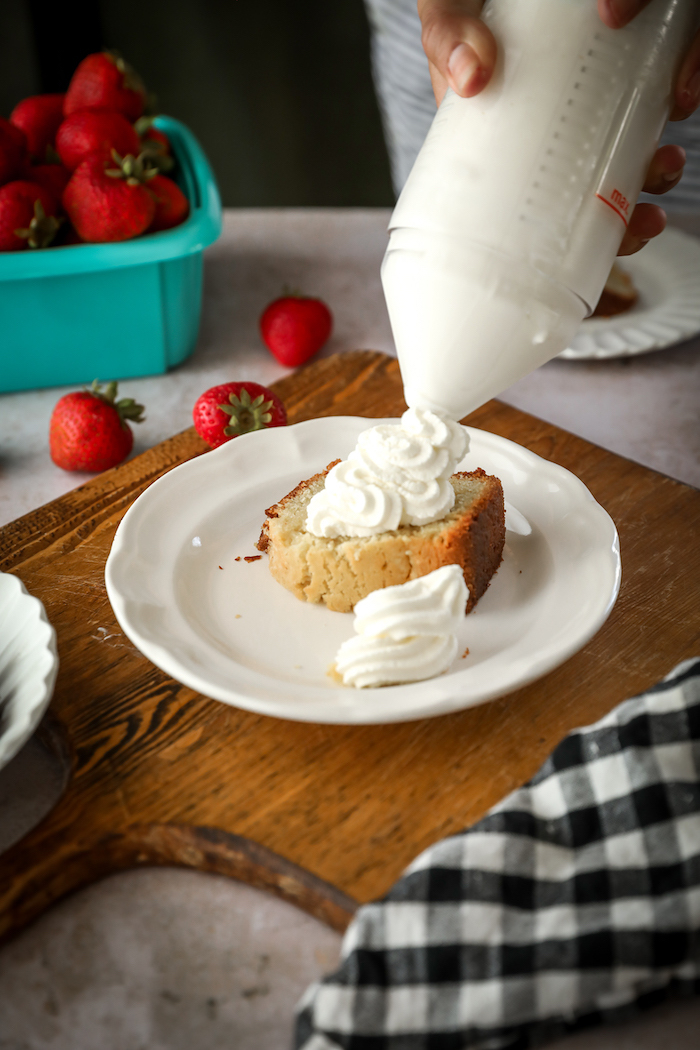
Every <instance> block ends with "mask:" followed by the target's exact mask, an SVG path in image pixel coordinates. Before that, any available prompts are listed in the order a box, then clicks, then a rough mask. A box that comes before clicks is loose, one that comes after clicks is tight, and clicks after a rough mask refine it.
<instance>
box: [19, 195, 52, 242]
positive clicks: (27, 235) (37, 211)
mask: <svg viewBox="0 0 700 1050" xmlns="http://www.w3.org/2000/svg"><path fill="white" fill-rule="evenodd" d="M62 222H63V219H57V218H56V217H55V216H54V215H47V214H46V212H45V211H44V206H43V205H42V203H41V201H40V200H36V201H35V202H34V217H33V218H32V221H31V222H30V223H29V226H28V228H27V229H23V230H15V236H16V237H22V238H23V239H24V240H26V241H27V244H28V245H29V247H30V248H48V247H49V245H50V244H51V243H52V241H53V239H54V237H55V236H56V234H57V233H58V230H59V227H60V225H61V223H62Z"/></svg>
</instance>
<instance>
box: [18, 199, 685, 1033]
mask: <svg viewBox="0 0 700 1050" xmlns="http://www.w3.org/2000/svg"><path fill="white" fill-rule="evenodd" d="M388 215H389V213H388V212H387V211H383V210H323V211H322V210H280V211H274V210H266V211H260V210H241V211H228V212H227V213H226V215H225V223H224V233H223V235H222V237H221V238H220V240H219V241H218V242H217V243H216V244H215V245H213V246H212V247H211V248H210V249H209V250H208V251H207V253H206V257H205V293H204V305H203V315H202V329H201V335H200V339H199V343H198V346H197V349H196V351H195V353H194V355H193V356H192V357H191V358H190V359H189V360H188V361H187V362H185V363H184V364H183V365H182V366H180V367H179V368H177V369H175V370H174V371H173V372H171V373H169V374H168V375H165V376H153V377H148V378H141V379H126V380H124V381H123V383H122V384H121V387H120V390H121V393H122V396H131V397H134V398H136V399H137V400H138V401H141V402H143V403H144V404H145V405H146V409H147V421H146V422H145V423H144V424H142V425H141V426H140V427H135V428H134V430H135V437H136V441H135V449H134V451H135V453H138V452H140V451H143V450H145V449H146V448H148V447H150V446H151V445H153V444H155V443H156V442H158V441H161V440H163V439H164V438H167V437H170V436H171V435H172V434H174V433H176V432H177V431H179V430H182V429H184V428H185V427H187V426H189V425H190V423H191V411H192V406H193V404H194V402H195V400H196V398H197V397H198V395H199V394H200V393H201V392H202V391H204V390H205V389H207V387H209V386H213V385H214V384H215V383H220V382H224V381H227V380H232V379H251V380H255V381H257V382H261V383H264V384H269V383H270V382H272V381H274V380H275V379H277V378H279V377H280V376H282V375H284V374H285V373H286V370H285V369H284V368H282V367H281V366H280V365H279V364H278V363H277V361H275V359H274V358H273V357H272V356H271V355H270V354H269V353H268V351H267V350H266V349H265V347H264V346H263V344H262V342H261V340H260V336H259V334H258V329H257V321H258V317H259V315H260V313H261V311H262V309H263V308H264V307H265V306H266V305H267V303H268V302H269V301H271V300H272V299H274V298H276V297H277V296H278V295H279V294H281V292H282V289H283V286H284V285H289V286H292V287H295V288H298V289H300V290H302V291H304V292H305V293H307V294H312V295H319V296H321V297H322V298H323V299H325V300H326V302H327V303H328V304H329V305H330V307H331V309H332V310H333V313H334V316H335V330H334V334H333V336H332V339H331V340H330V342H329V344H328V346H327V347H326V348H325V349H324V350H323V351H322V356H327V355H328V354H331V353H335V352H337V351H343V350H348V349H361V348H370V349H375V350H383V351H385V352H386V353H390V354H391V353H393V352H394V349H393V342H392V338H391V332H390V328H389V323H388V318H387V314H386V309H385V305H384V301H383V296H382V292H381V286H380V282H379V264H380V262H381V258H382V255H383V252H384V248H385V245H386V232H385V231H386V224H387V219H388ZM92 378H93V377H92V376H90V377H86V379H87V380H91V379H92ZM99 378H100V379H103V380H107V379H110V378H113V377H111V376H100V377H99ZM71 389H76V388H75V387H73V388H71ZM65 392H67V388H60V389H59V388H53V389H48V390H35V391H27V392H23V393H16V394H5V395H0V524H4V523H6V522H9V521H11V520H13V519H14V518H16V517H19V516H21V515H22V514H25V513H27V512H28V511H30V510H32V509H33V508H35V507H38V506H40V505H42V504H43V503H45V502H47V501H49V500H52V499H55V498H56V497H58V496H60V495H62V494H63V493H65V492H67V491H68V490H70V489H71V488H73V487H74V486H75V485H78V484H81V483H82V482H83V481H85V480H87V476H81V475H75V474H67V473H65V472H63V471H62V470H60V469H59V468H58V467H55V466H54V465H53V463H52V462H51V460H50V458H49V454H48V443H47V434H48V424H49V418H50V415H51V411H52V409H53V406H54V404H55V403H56V401H57V400H58V398H59V397H60V396H61V395H62V394H63V393H65ZM502 397H503V399H504V400H505V401H508V402H509V403H511V404H513V405H515V406H516V407H518V408H521V409H524V410H525V411H528V412H531V413H533V414H535V415H538V416H541V417H543V418H545V419H548V420H551V421H552V422H554V423H556V424H558V425H559V426H562V427H565V428H566V429H568V430H571V431H573V432H574V433H577V434H579V435H581V436H582V437H585V438H587V439H589V440H591V441H594V442H596V443H598V444H600V445H603V446H604V447H606V448H608V449H611V450H612V451H614V452H617V453H619V454H621V455H624V456H627V457H629V458H631V459H634V460H637V461H638V462H640V463H643V464H645V465H646V466H649V467H652V468H654V469H656V470H660V471H662V472H664V473H667V474H669V475H671V476H672V477H674V478H677V479H679V480H682V481H685V482H687V483H690V484H693V485H696V486H698V485H700V426H698V414H699V413H700V338H697V337H696V338H694V339H693V340H691V341H689V342H686V343H685V344H683V345H681V346H678V347H674V348H671V349H667V350H663V351H659V352H655V353H650V354H644V355H639V356H636V357H630V358H626V359H619V360H612V361H601V362H598V361H589V362H575V363H574V362H568V361H562V360H557V361H552V362H550V363H549V364H547V365H545V366H543V367H542V368H540V369H539V370H538V371H537V372H535V373H533V374H532V375H530V376H527V377H526V378H525V379H523V380H521V381H520V382H519V383H517V384H515V385H514V386H513V387H511V388H510V389H509V390H507V391H505V392H504V393H503V395H502ZM30 752H31V749H30ZM30 752H28V756H29V757H28V759H27V761H29V759H31V762H35V760H36V755H35V754H34V752H31V754H30ZM20 761H22V753H20V755H19V756H17V758H16V759H15V760H14V762H15V763H16V762H20ZM32 768H33V766H32ZM27 769H29V766H28V767H27ZM9 770H10V767H8V771H9ZM5 772H6V773H7V771H5ZM32 776H33V774H32ZM28 780H29V774H27V777H25V782H26V783H28ZM5 782H6V783H7V784H8V785H9V784H10V783H12V784H16V783H20V782H22V777H21V776H19V777H18V776H17V774H16V771H15V774H14V775H13V776H12V777H8V776H6V777H5ZM37 782H38V781H37ZM1 787H2V786H1V785H0V797H2V798H3V799H4V796H3V795H2V790H1ZM40 808H41V807H39V809H40ZM28 809H29V810H31V806H30V807H28ZM1 864H2V861H1V858H0V867H1ZM339 944H340V939H339V938H338V937H337V935H336V934H334V933H332V932H331V931H329V930H327V929H326V928H325V927H323V926H322V925H321V924H320V923H318V922H316V921H315V920H313V919H310V918H309V917H307V916H305V915H303V914H301V913H299V912H297V911H296V910H295V909H294V908H292V907H291V906H290V905H286V904H283V903H282V902H280V901H278V900H276V899H274V898H271V897H269V896H267V895H266V894H264V893H261V892H259V891H256V890H252V889H251V888H250V887H247V886H242V885H240V884H237V883H235V882H233V881H230V880H226V879H221V878H218V877H216V876H208V875H203V874H199V873H195V872H187V871H175V870H170V869H164V870H155V869H154V870H151V871H137V872H129V873H125V874H122V875H118V876H114V877H113V878H112V879H108V880H106V881H105V882H103V883H101V884H99V885H97V886H94V887H91V888H90V889H88V890H86V891H83V892H82V893H80V894H77V895H76V896H74V897H72V898H70V899H69V900H67V901H64V902H63V903H61V904H60V905H58V906H57V907H56V908H55V909H52V911H51V912H49V913H48V914H47V915H45V916H44V917H43V918H42V919H41V920H39V922H38V923H36V924H35V925H34V926H33V927H32V928H30V929H28V930H26V931H25V932H24V933H22V934H21V935H20V936H19V937H18V938H16V939H15V940H14V941H13V942H12V943H10V944H8V945H7V946H5V947H4V948H3V949H2V951H0V1047H5V1046H7V1047H8V1048H9V1047H13V1048H15V1047H16V1048H17V1050H20V1048H23V1050H24V1048H31V1050H60V1048H62V1047H70V1048H71V1050H89V1048H90V1050H91V1048H92V1047H95V1046H98V1045H99V1046H100V1047H101V1050H139V1048H142V1047H146V1046H148V1047H149V1050H177V1048H179V1047H188V1048H189V1047H195V1046H196V1047H197V1048H198V1050H214V1048H219V1047H222V1048H223V1047H224V1046H225V1047H236V1048H237V1050H247V1048H248V1047H250V1048H251V1050H273V1048H274V1050H280V1048H281V1050H284V1047H286V1046H288V1045H289V1032H290V1023H291V1022H290V1016H291V1011H292V1007H293V1003H294V1001H295V999H296V998H297V997H298V996H299V995H300V994H301V993H302V992H303V990H304V988H305V987H306V985H307V984H308V983H309V982H310V981H311V980H313V979H315V978H317V977H318V976H320V975H321V974H322V973H323V972H325V971H327V970H329V969H331V968H332V966H333V964H334V961H335V959H336V958H337V953H338V949H339ZM699 1022H700V1008H699V1005H698V1003H697V1001H696V1002H692V1003H687V1004H680V1005H675V1006H671V1005H669V1006H666V1007H663V1008H660V1009H659V1010H657V1011H656V1012H655V1013H653V1014H650V1015H649V1016H648V1017H647V1018H644V1019H643V1020H641V1021H638V1022H634V1023H631V1024H629V1025H626V1026H621V1027H620V1028H617V1029H615V1030H596V1031H592V1032H587V1033H582V1034H581V1035H579V1036H576V1037H574V1038H572V1039H569V1040H564V1041H562V1042H561V1043H559V1042H558V1043H557V1044H556V1045H555V1044H550V1045H551V1046H552V1050H558V1048H560V1050H567V1048H568V1050H612V1048H613V1047H617V1048H626V1047H630V1050H631V1048H632V1047H634V1048H635V1050H657V1048H658V1050H661V1048H662V1047H664V1048H665V1047H667V1046H673V1047H674V1048H675V1050H690V1048H691V1047H695V1046H696V1045H697V1028H698V1023H699Z"/></svg>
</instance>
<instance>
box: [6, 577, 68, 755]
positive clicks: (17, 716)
mask: <svg viewBox="0 0 700 1050" xmlns="http://www.w3.org/2000/svg"><path fill="white" fill-rule="evenodd" d="M57 671H58V653H57V651H56V632H55V631H54V629H53V627H52V626H51V624H50V623H49V621H48V617H47V616H46V611H45V609H44V606H43V605H42V604H41V602H40V601H39V599H38V598H35V597H34V596H33V595H31V594H29V593H28V592H27V590H26V588H25V586H24V584H23V583H22V581H21V580H20V579H19V578H18V577H17V576H13V575H12V574H11V573H5V572H0V769H1V768H2V767H3V766H5V765H7V763H8V762H9V761H10V759H11V758H14V756H15V755H16V754H17V752H18V751H19V750H20V748H21V747H22V746H23V744H25V743H26V742H27V740H28V739H29V737H30V736H31V735H32V733H33V732H34V730H35V729H36V727H37V726H38V724H39V722H40V720H41V716H42V715H43V714H44V711H45V710H46V708H47V707H48V706H49V701H50V700H51V695H52V693H53V688H54V685H55V683H56V673H57Z"/></svg>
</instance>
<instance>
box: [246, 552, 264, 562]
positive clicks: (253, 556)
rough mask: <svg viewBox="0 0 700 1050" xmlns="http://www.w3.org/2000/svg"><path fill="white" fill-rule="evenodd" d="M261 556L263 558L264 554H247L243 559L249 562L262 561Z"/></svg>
mask: <svg viewBox="0 0 700 1050" xmlns="http://www.w3.org/2000/svg"><path fill="white" fill-rule="evenodd" d="M261 558H262V554H246V556H245V558H244V559H243V561H247V562H251V561H260V559H261Z"/></svg>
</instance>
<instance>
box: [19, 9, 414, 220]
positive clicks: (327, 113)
mask: <svg viewBox="0 0 700 1050" xmlns="http://www.w3.org/2000/svg"><path fill="white" fill-rule="evenodd" d="M102 47H112V48H116V49H118V50H119V51H121V53H122V54H123V55H124V57H125V58H127V59H128V60H129V61H130V62H131V63H132V65H133V66H135V68H136V69H137V70H138V71H139V72H140V73H141V75H142V77H143V78H144V80H145V81H146V84H147V86H148V88H149V90H151V91H154V92H155V93H156V95H157V97H158V108H159V109H160V110H161V111H162V112H163V113H168V114H169V115H171V116H174V117H178V118H179V119H180V120H183V121H184V122H185V123H186V124H188V125H189V127H190V128H192V130H193V131H194V132H195V134H196V135H197V137H198V138H199V139H200V141H201V143H202V145H203V146H204V149H205V150H206V152H207V154H208V156H209V159H210V160H211V163H212V165H213V167H214V170H215V172H216V176H217V179H218V182H219V187H220V189H221V194H222V198H223V201H224V204H225V205H229V206H233V207H240V206H294V205H307V206H310V205H322V206H332V205H337V206H348V205H349V206H352V205H364V206H371V205H390V204H392V202H393V193H392V189H391V181H390V175H389V166H388V160H387V156H386V149H385V146H384V141H383V137H382V130H381V124H380V119H379V112H378V109H377V103H376V99H375V96H374V91H373V86H372V78H371V70H370V59H369V29H368V25H367V19H366V16H365V11H364V6H363V3H362V0H99V2H97V0H78V2H75V3H71V2H61V0H0V112H1V113H2V114H3V115H4V116H9V113H10V110H11V109H12V107H13V106H14V105H15V103H16V102H18V101H19V100H20V99H21V98H22V97H24V96H26V95H30V94H36V93H38V92H42V91H62V90H65V88H66V86H67V83H68V80H69V78H70V74H71V72H72V70H73V69H74V68H75V66H76V65H77V63H78V62H79V61H80V59H81V58H82V57H84V56H85V55H86V54H88V53H90V52H91V51H98V50H100V49H101V48H102Z"/></svg>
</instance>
